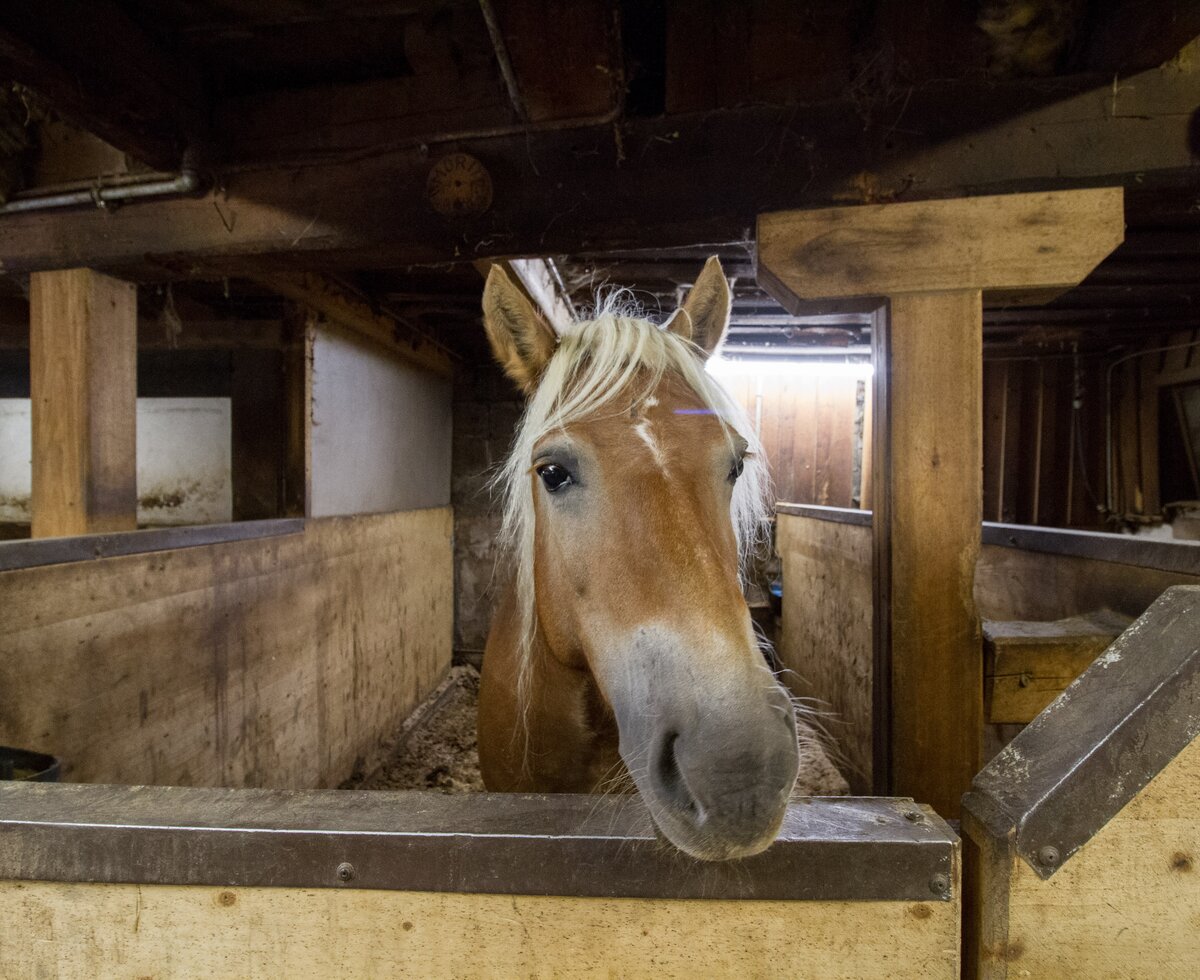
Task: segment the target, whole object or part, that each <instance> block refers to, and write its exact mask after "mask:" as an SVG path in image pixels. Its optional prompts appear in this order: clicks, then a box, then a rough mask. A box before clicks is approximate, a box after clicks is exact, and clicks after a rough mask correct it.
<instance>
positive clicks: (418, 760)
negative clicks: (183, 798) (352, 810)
mask: <svg viewBox="0 0 1200 980" xmlns="http://www.w3.org/2000/svg"><path fill="white" fill-rule="evenodd" d="M478 699H479V672H478V671H477V670H476V669H475V668H474V667H469V666H461V667H453V668H451V670H450V674H449V676H447V677H446V679H445V680H444V681H442V683H441V684H439V685H438V687H437V688H436V689H435V690H434V692H433V693H432V694H431V695H430V696H429V697H428V698H427V699H426V700H425V702H424V703H423V704H422V705H421V706H420V707H419V708H418V709H417V710H416V711H414V712H413V714H412V715H411V716H410V717H409V719H408V720H407V721H406V722H405V723H404V725H403V726H402V727H401V730H400V731H399V732H397V733H396V735H395V736H394V737H393V738H392V739H389V740H388V742H387V743H386V744H385V745H384V746H383V749H382V751H383V755H384V756H385V758H384V762H383V764H382V765H380V766H379V767H378V768H376V769H375V771H374V772H372V773H370V774H367V775H363V774H356V775H355V776H352V777H351V778H350V779H348V780H347V781H346V782H345V783H343V784H342V789H393V790H394V789H421V790H436V791H439V792H442V793H478V792H482V791H483V780H482V778H480V775H479V752H478V747H477V743H476V739H475V710H476V703H477V702H478ZM800 732H801V736H800V750H801V759H800V777H799V779H797V781H796V789H795V793H794V795H795V796H844V795H846V794H847V793H848V792H849V787H848V786H847V785H846V780H845V779H843V778H842V774H841V773H840V772H838V770H837V767H836V766H835V765H834V764H833V763H832V762H831V761H830V758H829V753H828V752H826V750H825V748H824V747H823V744H822V738H821V737H820V736H818V734H817V732H816V731H815V730H814V729H813V728H811V727H810V726H809V725H807V724H805V723H803V722H801V723H800Z"/></svg>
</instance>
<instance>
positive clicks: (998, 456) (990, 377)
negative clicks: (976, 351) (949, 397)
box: [983, 361, 1009, 521]
mask: <svg viewBox="0 0 1200 980" xmlns="http://www.w3.org/2000/svg"><path fill="white" fill-rule="evenodd" d="M1008 374H1009V362H1007V361H1001V362H999V363H996V362H986V361H985V362H984V365H983V517H984V520H988V521H1003V520H1004V516H1003V515H1004V506H1003V498H1004V449H1005V441H1006V438H1007V435H1008V433H1007V429H1006V425H1005V423H1006V421H1007V414H1008V413H1007V404H1008Z"/></svg>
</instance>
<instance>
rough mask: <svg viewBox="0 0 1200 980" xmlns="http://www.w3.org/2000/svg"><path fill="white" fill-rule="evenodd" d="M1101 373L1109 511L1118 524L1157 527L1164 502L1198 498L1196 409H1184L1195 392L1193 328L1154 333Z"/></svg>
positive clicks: (1197, 346)
mask: <svg viewBox="0 0 1200 980" xmlns="http://www.w3.org/2000/svg"><path fill="white" fill-rule="evenodd" d="M1108 371H1110V372H1111V375H1112V412H1113V450H1112V494H1113V500H1112V509H1113V512H1114V515H1115V516H1116V518H1118V519H1119V520H1120V521H1121V522H1122V523H1125V524H1128V525H1132V526H1134V527H1137V526H1138V525H1145V524H1157V523H1159V522H1160V520H1161V519H1162V518H1163V517H1164V516H1173V515H1165V514H1164V509H1165V508H1167V507H1169V505H1172V504H1178V503H1180V502H1182V501H1195V500H1198V499H1200V475H1198V474H1200V459H1198V458H1197V453H1196V446H1195V440H1196V437H1197V433H1196V421H1195V415H1196V412H1195V410H1194V409H1193V410H1192V411H1191V412H1190V413H1189V412H1188V411H1187V409H1186V408H1185V407H1184V406H1185V405H1190V404H1194V403H1196V400H1197V397H1198V396H1197V395H1196V394H1195V389H1196V388H1198V387H1200V327H1196V328H1193V329H1191V330H1182V331H1177V332H1176V333H1173V334H1160V335H1156V336H1155V337H1153V338H1152V339H1150V340H1147V342H1146V343H1145V344H1144V345H1143V347H1142V349H1141V350H1139V351H1135V352H1130V353H1127V354H1123V355H1121V356H1120V357H1118V358H1117V359H1115V360H1113V361H1110V362H1109V364H1108ZM1177 396H1184V398H1185V399H1186V401H1185V400H1183V399H1180V398H1179V397H1177ZM1181 427H1186V428H1185V431H1186V432H1187V434H1186V435H1185V434H1184V431H1181ZM1189 437H1190V438H1189ZM1164 480H1165V484H1166V485H1165V486H1164V485H1163V483H1164Z"/></svg>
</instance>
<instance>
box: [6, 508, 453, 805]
mask: <svg viewBox="0 0 1200 980" xmlns="http://www.w3.org/2000/svg"><path fill="white" fill-rule="evenodd" d="M450 533H451V515H450V511H449V509H448V508H434V509H430V510H423V511H408V512H403V513H394V514H382V515H371V516H363V517H332V518H320V519H310V520H308V521H304V520H294V521H287V520H284V521H265V522H259V523H253V524H250V525H236V524H235V525H228V526H225V527H223V528H194V529H180V530H178V531H139V532H130V533H129V534H125V535H112V536H99V537H83V538H58V539H48V540H45V541H31V542H8V543H7V544H6V545H5V546H4V549H3V551H0V562H2V563H3V564H2V565H0V569H3V570H0V609H3V610H4V615H3V621H4V630H3V634H2V635H0V743H3V744H11V745H19V746H30V747H36V748H38V749H39V750H40V751H44V752H48V753H50V754H53V755H55V756H58V757H59V758H61V759H63V760H64V762H65V766H66V771H65V773H64V775H65V776H66V777H67V778H69V779H71V780H73V781H83V782H108V783H148V784H176V785H190V786H264V787H280V788H285V787H286V788H292V789H300V788H312V787H317V786H336V785H337V784H338V783H339V782H341V781H342V780H343V779H345V778H346V777H347V776H348V775H349V773H350V771H351V769H352V768H353V767H354V764H355V760H356V759H359V758H361V757H363V756H365V755H368V754H370V753H371V752H373V751H375V750H376V749H377V747H378V745H379V742H380V740H381V739H382V738H383V736H384V735H386V734H387V733H389V732H391V731H394V730H395V728H396V727H397V726H398V725H399V724H400V723H401V722H402V721H403V720H404V718H406V717H407V716H408V714H409V712H411V711H412V709H413V708H414V707H415V706H416V705H417V704H419V703H420V701H421V700H422V698H424V697H425V695H427V694H428V693H429V691H430V690H432V689H433V687H434V686H435V685H436V684H437V682H438V681H439V680H440V678H441V676H442V675H443V674H444V673H445V671H446V670H447V669H448V668H449V666H450V640H451V630H452V616H453V605H452V602H451V595H452V581H451V545H450ZM221 538H225V540H221Z"/></svg>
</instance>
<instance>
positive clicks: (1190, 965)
mask: <svg viewBox="0 0 1200 980" xmlns="http://www.w3.org/2000/svg"><path fill="white" fill-rule="evenodd" d="M1009 862H1010V866H1009V869H1008V871H1009V889H1008V895H1007V899H1008V901H1007V905H1006V907H995V906H994V907H992V908H990V909H986V910H985V916H994V917H997V918H1001V919H1002V918H1003V917H1006V918H1007V922H1006V929H1005V930H1004V933H1003V934H1004V937H1005V938H1004V940H1003V942H1002V943H997V942H995V941H993V942H992V943H991V944H990V945H989V944H983V945H981V947H980V948H979V951H978V954H977V956H978V963H977V969H978V973H979V975H980V976H983V977H1024V976H1035V977H1043V976H1044V977H1089V978H1097V980H1102V978H1113V980H1116V978H1127V977H1154V978H1159V977H1164V978H1165V977H1179V978H1185V977H1188V978H1190V977H1194V976H1196V969H1197V963H1198V962H1200V961H1198V959H1197V947H1196V936H1197V930H1198V929H1200V739H1195V740H1193V741H1192V743H1191V744H1190V745H1189V746H1188V747H1187V748H1186V749H1184V751H1183V752H1181V753H1180V754H1179V755H1178V756H1176V758H1175V759H1174V761H1172V762H1171V763H1170V765H1168V766H1167V767H1166V768H1165V769H1163V770H1162V771H1161V772H1160V773H1159V774H1158V775H1157V776H1155V777H1154V779H1153V780H1151V781H1150V783H1149V784H1148V785H1147V786H1146V787H1145V788H1144V789H1143V790H1142V791H1141V793H1139V794H1138V795H1137V796H1136V797H1135V798H1134V799H1133V800H1131V801H1130V802H1129V803H1128V804H1126V805H1125V807H1124V808H1123V809H1122V810H1121V811H1120V813H1118V814H1117V815H1116V816H1115V817H1114V818H1113V819H1112V820H1111V821H1109V822H1108V823H1107V824H1106V825H1105V826H1104V827H1103V828H1101V829H1100V831H1099V832H1098V833H1097V834H1096V835H1095V836H1094V837H1093V838H1092V839H1091V840H1090V841H1088V843H1087V844H1085V845H1084V847H1083V848H1082V849H1081V850H1080V851H1078V852H1077V853H1076V854H1075V855H1074V856H1072V857H1071V858H1070V859H1069V860H1068V861H1067V862H1066V863H1065V864H1064V865H1063V867H1062V868H1060V869H1059V870H1058V871H1057V872H1055V874H1054V875H1053V876H1052V877H1051V878H1049V879H1048V880H1046V881H1043V880H1042V879H1041V878H1039V877H1038V875H1037V874H1036V873H1035V872H1034V871H1033V870H1032V869H1031V868H1030V867H1029V866H1028V865H1027V864H1026V863H1025V862H1024V861H1023V860H1021V859H1020V858H1019V857H1017V856H1015V855H1012V854H1010V855H1009ZM984 868H985V870H987V866H986V865H985V866H984ZM992 873H993V874H995V871H994V869H993V871H992ZM992 932H993V934H995V933H996V932H998V930H995V929H993V930H992Z"/></svg>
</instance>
